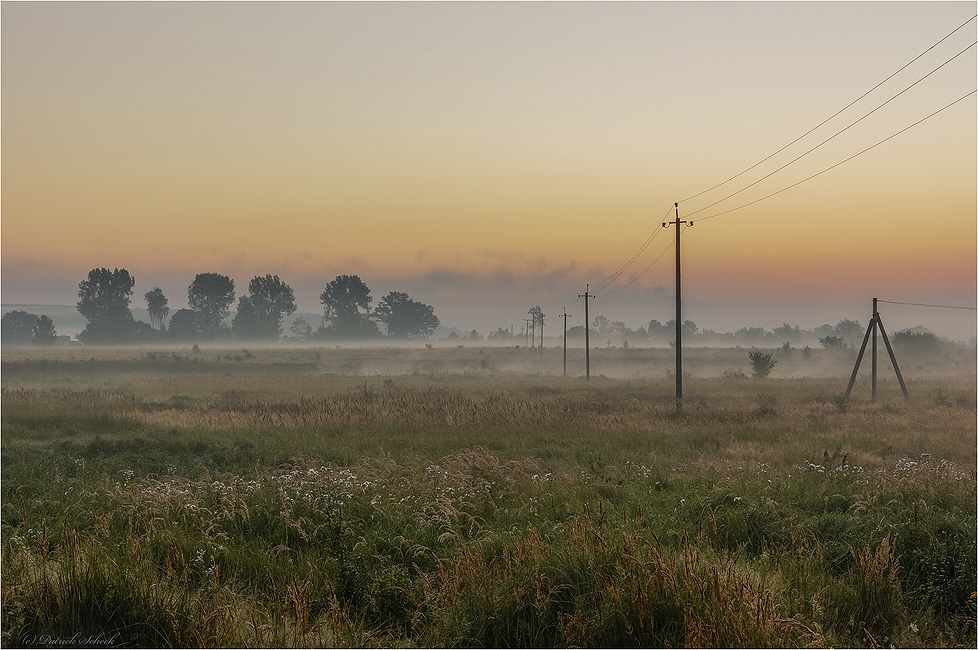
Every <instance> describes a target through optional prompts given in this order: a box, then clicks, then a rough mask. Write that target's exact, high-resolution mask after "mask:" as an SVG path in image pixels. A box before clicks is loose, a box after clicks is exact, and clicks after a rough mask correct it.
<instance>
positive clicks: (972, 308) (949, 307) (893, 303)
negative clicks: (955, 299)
mask: <svg viewBox="0 0 978 650" xmlns="http://www.w3.org/2000/svg"><path fill="white" fill-rule="evenodd" d="M877 302H885V303H887V304H890V305H911V306H913V307H939V308H941V309H968V310H971V311H978V307H956V306H953V305H925V304H923V303H919V302H897V301H896V300H878V301H877Z"/></svg>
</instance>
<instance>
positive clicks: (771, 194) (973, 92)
mask: <svg viewBox="0 0 978 650" xmlns="http://www.w3.org/2000/svg"><path fill="white" fill-rule="evenodd" d="M975 93H978V89H976V90H972V91H971V92H970V93H968V94H967V95H964V96H963V97H959V98H958V99H955V100H954V101H953V102H951V103H950V104H948V105H946V106H944V107H943V108H939V109H937V110H936V111H934V112H933V113H931V114H930V115H928V116H927V117H924V118H921V119H919V120H917V121H916V122H914V123H913V124H911V125H910V126H908V127H906V128H903V129H900V130H899V131H897V132H896V133H894V134H893V135H891V136H889V137H886V138H883V139H882V140H880V141H879V142H877V143H876V144H874V145H872V146H869V147H866V148H865V149H863V150H862V151H860V152H858V153H855V154H853V155H851V156H849V157H848V158H846V159H845V160H841V161H839V162H837V163H835V164H834V165H832V166H831V167H826V168H825V169H823V170H822V171H820V172H818V173H816V174H812V175H811V176H809V177H807V178H803V179H801V180H800V181H798V182H797V183H792V184H791V185H789V186H787V187H784V188H781V189H780V190H778V191H777V192H771V193H770V194H768V195H767V196H762V197H761V198H759V199H756V200H754V201H750V202H749V203H744V204H743V205H739V206H737V207H736V208H730V209H729V210H724V211H723V212H717V213H716V214H711V215H710V216H708V217H700V218H699V219H697V221H706V220H707V219H715V218H716V217H719V216H722V215H725V214H729V213H731V212H735V211H737V210H740V209H742V208H746V207H747V206H749V205H754V204H755V203H760V202H761V201H763V200H765V199H769V198H771V197H772V196H775V195H777V194H781V193H782V192H786V191H788V190H790V189H791V188H793V187H797V186H798V185H801V184H802V183H804V182H806V181H810V180H812V179H813V178H815V177H816V176H821V175H822V174H824V173H825V172H827V171H831V170H833V169H835V168H836V167H838V166H839V165H842V164H845V163H847V162H849V161H850V160H852V159H853V158H856V157H857V156H861V155H863V154H864V153H866V152H867V151H870V150H871V149H875V148H876V147H878V146H880V145H881V144H883V143H884V142H887V141H889V140H892V139H893V138H895V137H897V136H898V135H900V134H901V133H904V132H906V131H909V130H910V129H912V128H913V127H915V126H917V125H918V124H920V123H921V122H925V121H927V120H929V119H930V118H932V117H934V116H935V115H937V114H938V113H940V112H942V111H945V110H947V109H949V108H951V107H952V106H954V105H955V104H957V103H958V102H962V101H964V100H965V99H967V98H968V97H971V96H972V95H974V94H975Z"/></svg>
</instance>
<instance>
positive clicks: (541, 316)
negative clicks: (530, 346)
mask: <svg viewBox="0 0 978 650" xmlns="http://www.w3.org/2000/svg"><path fill="white" fill-rule="evenodd" d="M540 356H541V357H542V356H543V312H542V311H541V312H540Z"/></svg>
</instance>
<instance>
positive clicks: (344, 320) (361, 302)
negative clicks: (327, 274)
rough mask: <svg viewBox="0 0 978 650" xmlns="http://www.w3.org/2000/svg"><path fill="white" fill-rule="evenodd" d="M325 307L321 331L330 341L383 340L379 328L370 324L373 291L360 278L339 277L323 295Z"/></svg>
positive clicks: (329, 284)
mask: <svg viewBox="0 0 978 650" xmlns="http://www.w3.org/2000/svg"><path fill="white" fill-rule="evenodd" d="M319 299H320V301H321V302H322V303H323V322H324V323H328V325H327V326H326V327H324V328H323V330H321V332H322V335H323V336H325V337H326V338H333V339H362V338H375V337H377V336H380V330H378V329H377V324H376V323H374V322H373V321H372V320H370V303H371V302H372V301H373V298H372V297H371V296H370V288H369V287H368V286H367V285H366V284H364V282H363V280H361V279H360V276H358V275H338V276H336V278H334V279H333V281H332V282H329V283H328V284H327V285H326V288H325V289H323V292H322V293H321V294H320V295H319Z"/></svg>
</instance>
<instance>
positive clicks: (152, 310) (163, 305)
mask: <svg viewBox="0 0 978 650" xmlns="http://www.w3.org/2000/svg"><path fill="white" fill-rule="evenodd" d="M143 298H145V299H146V308H147V310H148V311H149V323H150V325H152V326H153V327H155V328H156V329H158V330H161V329H163V328H164V327H165V326H166V317H167V315H168V314H169V313H170V307H169V306H168V305H169V301H168V300H167V299H166V296H164V295H163V291H161V290H160V288H159V287H156V288H155V289H153V290H152V291H147V292H146V294H145V295H144V296H143Z"/></svg>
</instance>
